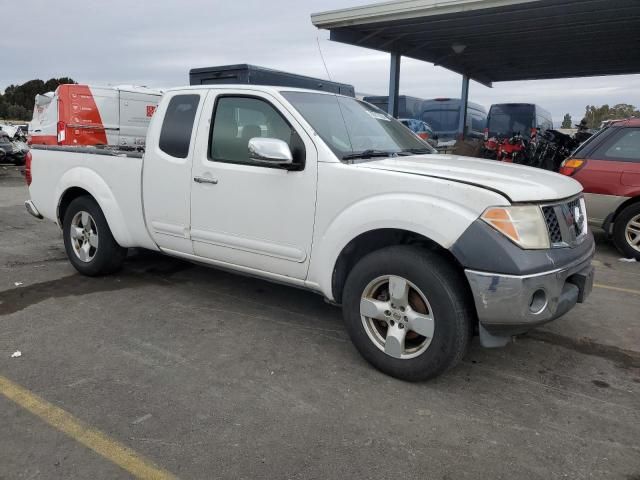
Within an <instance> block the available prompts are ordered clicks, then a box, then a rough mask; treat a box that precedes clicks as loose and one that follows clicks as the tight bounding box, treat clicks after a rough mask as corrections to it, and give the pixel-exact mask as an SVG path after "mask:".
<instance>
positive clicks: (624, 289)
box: [593, 283, 640, 295]
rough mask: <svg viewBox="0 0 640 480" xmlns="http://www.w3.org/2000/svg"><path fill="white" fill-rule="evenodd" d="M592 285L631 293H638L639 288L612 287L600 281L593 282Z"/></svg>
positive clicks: (639, 291)
mask: <svg viewBox="0 0 640 480" xmlns="http://www.w3.org/2000/svg"><path fill="white" fill-rule="evenodd" d="M593 286H594V287H598V288H604V289H607V290H614V291H616V292H624V293H633V294H635V295H640V290H633V289H631V288H622V287H612V286H611V285H603V284H601V283H594V284H593Z"/></svg>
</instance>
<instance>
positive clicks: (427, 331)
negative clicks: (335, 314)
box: [343, 246, 474, 381]
mask: <svg viewBox="0 0 640 480" xmlns="http://www.w3.org/2000/svg"><path fill="white" fill-rule="evenodd" d="M343 316H344V319H345V323H346V326H347V330H348V332H349V336H350V337H351V340H352V341H353V343H354V345H355V346H356V348H357V349H358V351H359V352H360V353H361V354H362V356H363V357H364V358H365V359H366V360H368V361H369V362H370V363H371V364H372V365H373V366H375V367H376V368H378V369H379V370H381V371H382V372H384V373H386V374H388V375H391V376H393V377H397V378H400V379H403V380H409V381H417V380H426V379H429V378H432V377H435V376H437V375H440V374H441V373H443V372H445V371H446V370H447V369H449V368H451V367H453V366H454V365H455V364H457V363H458V362H459V361H460V360H461V359H462V357H463V356H464V354H465V352H466V350H467V348H468V345H469V342H470V340H471V336H472V333H473V331H472V328H473V318H474V316H473V306H472V305H471V303H470V299H469V294H468V287H467V283H466V279H465V278H464V276H463V275H462V273H461V272H460V271H458V270H457V269H456V268H455V267H454V266H453V265H452V264H451V263H450V262H449V261H448V260H447V259H445V258H443V257H442V256H440V255H438V254H437V253H434V252H431V251H428V250H425V249H422V248H418V247H412V246H393V247H387V248H384V249H381V250H378V251H375V252H373V253H371V254H369V255H367V256H366V257H364V258H363V259H362V260H360V261H359V262H358V263H357V265H356V266H355V267H354V268H353V270H352V271H351V272H350V274H349V276H348V278H347V281H346V284H345V289H344V294H343Z"/></svg>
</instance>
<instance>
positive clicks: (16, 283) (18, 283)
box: [13, 282, 23, 287]
mask: <svg viewBox="0 0 640 480" xmlns="http://www.w3.org/2000/svg"><path fill="white" fill-rule="evenodd" d="M13 284H14V285H15V286H16V287H19V286H20V285H22V284H23V282H13Z"/></svg>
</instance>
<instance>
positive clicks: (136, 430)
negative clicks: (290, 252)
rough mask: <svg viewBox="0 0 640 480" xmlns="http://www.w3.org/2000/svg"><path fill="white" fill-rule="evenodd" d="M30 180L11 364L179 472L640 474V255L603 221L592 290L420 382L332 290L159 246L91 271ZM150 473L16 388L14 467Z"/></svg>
mask: <svg viewBox="0 0 640 480" xmlns="http://www.w3.org/2000/svg"><path fill="white" fill-rule="evenodd" d="M27 195H28V193H27V190H26V188H25V186H24V180H23V178H22V176H21V175H20V172H19V171H18V170H17V169H15V168H13V167H8V166H6V167H2V166H0V378H1V377H4V378H6V379H9V380H10V381H11V382H14V383H15V384H17V385H20V386H21V387H22V388H24V389H27V390H28V391H30V392H32V393H33V394H34V395H37V396H38V398H40V399H43V400H44V401H46V402H49V403H50V404H52V405H54V406H55V407H57V408H60V409H63V410H64V411H66V412H68V413H69V414H70V415H72V416H73V417H74V418H76V419H78V420H79V421H81V422H83V424H85V425H87V426H89V427H90V428H92V429H96V430H99V431H100V432H102V433H103V434H105V435H106V436H108V437H109V438H110V439H112V440H113V441H114V442H118V443H119V444H123V445H125V446H126V447H128V448H130V449H131V450H132V451H133V452H136V454H137V455H139V456H141V457H144V458H146V459H148V460H149V461H151V462H153V463H154V464H155V465H157V466H158V467H160V468H162V469H164V470H166V471H167V472H170V473H171V474H173V475H175V476H176V477H178V478H182V479H210V478H222V479H241V478H247V479H254V478H265V479H266V478H287V479H308V478H314V479H315V478H317V479H333V478H335V479H344V478H372V479H388V478H404V479H414V478H415V479H424V478H428V479H442V480H445V479H450V480H453V479H456V480H457V479H478V478H491V479H509V480H515V479H527V480H532V479H545V480H547V479H556V478H558V479H566V478H568V479H609V478H611V479H621V480H637V479H639V478H640V326H639V324H640V314H639V313H638V312H639V311H640V264H639V263H635V264H627V263H622V262H619V261H618V259H619V257H620V255H619V254H618V253H617V252H616V251H615V250H614V249H613V247H611V246H610V245H609V244H608V243H607V242H606V241H605V240H604V238H602V236H601V235H598V252H597V256H596V266H597V274H596V275H597V276H596V283H597V284H598V285H599V286H597V287H596V288H594V292H593V294H592V296H591V297H590V298H589V299H588V302H587V303H586V304H584V305H582V306H579V308H576V309H574V310H573V311H571V312H570V313H569V314H568V315H567V316H566V317H564V318H563V319H561V320H559V321H557V322H555V323H552V324H550V325H548V326H546V327H545V328H543V329H540V330H537V331H535V332H533V333H532V334H530V335H528V336H525V337H520V338H518V339H517V340H516V341H515V342H514V343H512V344H510V345H508V346H507V347H506V348H504V349H499V350H485V349H482V348H481V347H480V346H479V345H478V342H477V339H476V340H475V341H474V344H473V346H472V348H471V351H470V353H469V355H468V356H467V357H466V358H465V360H464V361H463V362H462V364H461V365H460V366H459V367H457V368H456V369H454V370H452V371H450V372H449V373H447V374H446V375H444V376H442V377H440V378H438V379H436V380H435V381H431V382H428V383H417V384H409V383H404V382H401V381H398V380H395V379H392V378H389V377H387V376H384V375H383V374H381V373H379V372H377V371H376V370H374V369H373V368H371V367H370V366H369V365H368V364H366V363H365V362H364V360H362V359H361V358H360V356H359V355H358V354H357V352H356V351H355V349H354V347H353V346H352V345H351V343H350V342H349V339H348V337H347V333H346V331H345V329H344V327H343V325H342V320H341V315H340V311H339V310H338V309H336V308H334V307H332V306H330V305H327V304H326V303H324V301H323V299H322V298H321V297H319V296H316V295H314V294H312V293H308V292H305V291H301V290H297V289H293V288H288V287H284V286H280V285H274V284H270V283H267V282H264V281H261V280H256V279H252V278H247V277H242V276H236V275H233V274H229V273H225V272H221V271H216V270H212V269H207V268H203V267H200V266H195V265H192V264H189V263H186V262H182V261H179V260H175V259H171V258H168V257H164V256H161V255H158V254H155V253H150V252H143V251H136V252H132V253H131V255H130V257H129V259H128V261H127V263H126V267H125V268H124V270H123V271H122V272H120V273H118V274H117V275H113V276H110V277H104V278H86V277H82V276H79V275H78V274H76V273H75V270H73V268H72V267H71V266H70V265H69V264H68V263H67V261H66V259H65V255H64V250H63V246H62V239H61V235H60V232H59V230H58V228H57V227H56V226H55V225H53V224H51V223H48V222H45V221H38V220H36V219H34V218H32V217H30V216H29V215H28V214H27V213H26V211H25V209H24V207H23V205H22V203H23V201H24V200H25V199H26V198H27ZM16 283H18V285H16ZM634 292H635V293H634ZM16 350H20V351H21V352H22V356H21V357H19V358H11V354H12V353H13V352H14V351H16ZM131 475H132V474H131V473H129V472H128V471H126V470H124V469H122V468H120V467H119V466H117V465H116V464H114V463H113V462H112V461H111V460H109V458H107V457H105V456H103V455H99V454H97V453H96V452H95V451H94V450H92V449H91V448H87V447H86V446H84V445H83V444H81V443H78V441H76V439H74V437H73V436H69V435H66V434H64V433H62V432H61V431H60V430H58V429H56V428H54V427H52V426H51V425H49V424H48V423H46V422H45V421H43V420H42V419H41V418H39V417H37V416H35V415H33V414H32V413H30V412H29V411H27V410H25V408H23V406H21V405H19V404H18V403H15V402H14V401H12V400H9V399H8V398H7V396H6V394H5V395H2V392H0V479H7V480H8V479H39V478H41V479H57V478H60V479H62V478H64V479H86V478H92V479H95V480H98V479H116V478H131Z"/></svg>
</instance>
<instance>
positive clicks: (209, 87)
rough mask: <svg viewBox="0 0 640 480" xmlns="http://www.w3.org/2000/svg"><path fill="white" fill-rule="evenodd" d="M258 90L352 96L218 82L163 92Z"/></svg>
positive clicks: (292, 88) (340, 95) (310, 90)
mask: <svg viewBox="0 0 640 480" xmlns="http://www.w3.org/2000/svg"><path fill="white" fill-rule="evenodd" d="M230 89H234V90H249V91H251V90H254V91H255V90H259V91H261V92H269V93H280V92H306V93H317V94H320V95H335V96H337V97H346V98H353V97H349V96H347V95H342V94H339V93H333V92H323V91H322V90H312V89H309V88H296V87H280V86H273V85H250V84H246V83H244V84H219V85H185V86H183V87H174V88H168V89H167V90H165V92H181V91H185V90H187V91H188V90H230Z"/></svg>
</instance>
